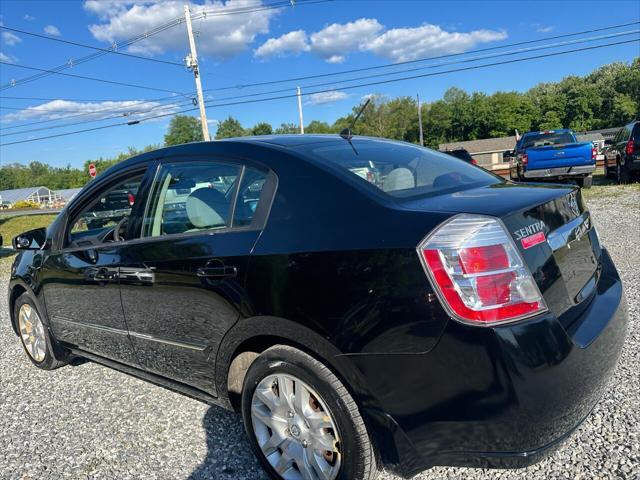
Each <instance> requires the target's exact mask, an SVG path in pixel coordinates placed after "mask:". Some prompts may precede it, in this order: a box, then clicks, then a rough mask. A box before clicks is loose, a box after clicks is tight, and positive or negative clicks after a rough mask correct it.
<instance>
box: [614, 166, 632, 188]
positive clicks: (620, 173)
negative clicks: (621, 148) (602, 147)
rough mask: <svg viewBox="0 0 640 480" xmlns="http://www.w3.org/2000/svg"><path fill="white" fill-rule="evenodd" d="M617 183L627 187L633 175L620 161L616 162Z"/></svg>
mask: <svg viewBox="0 0 640 480" xmlns="http://www.w3.org/2000/svg"><path fill="white" fill-rule="evenodd" d="M616 181H617V182H618V184H620V185H626V184H627V183H629V182H630V181H631V175H630V173H629V170H628V169H627V167H626V166H625V165H622V164H621V163H620V160H618V161H617V162H616Z"/></svg>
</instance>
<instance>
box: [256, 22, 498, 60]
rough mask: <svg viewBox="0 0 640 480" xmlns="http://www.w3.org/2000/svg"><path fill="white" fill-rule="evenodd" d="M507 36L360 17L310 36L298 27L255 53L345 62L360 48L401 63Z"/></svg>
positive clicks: (269, 41)
mask: <svg viewBox="0 0 640 480" xmlns="http://www.w3.org/2000/svg"><path fill="white" fill-rule="evenodd" d="M505 38H507V34H506V33H505V32H503V31H495V30H484V29H483V30H474V31H471V32H467V33H461V32H453V31H447V30H444V29H443V28H441V27H440V26H438V25H429V24H425V25H422V26H419V27H412V28H393V29H390V30H386V31H384V27H383V26H382V25H381V24H380V22H378V20H376V19H371V18H360V19H359V20H356V21H354V22H348V23H343V24H341V23H333V24H331V25H329V26H327V27H325V28H323V29H322V30H320V31H318V32H315V33H311V34H310V35H307V33H306V32H305V31H304V30H296V31H294V32H289V33H287V34H285V35H282V36H281V37H278V38H271V39H269V40H267V41H266V42H265V43H264V44H263V45H261V46H260V47H259V48H258V49H257V50H256V51H255V55H256V56H260V57H262V58H268V57H271V56H275V55H279V56H284V55H287V54H290V53H296V54H298V53H300V52H304V51H311V52H313V53H315V54H316V55H318V56H320V57H321V58H323V59H324V61H325V62H327V63H343V62H344V61H345V60H346V58H347V55H348V54H350V53H353V52H358V51H359V52H371V53H374V54H375V55H378V56H381V57H384V58H387V59H390V60H392V61H394V62H402V61H407V60H415V59H417V58H422V57H429V56H431V57H433V56H438V55H443V54H449V53H462V52H465V51H467V50H469V49H471V48H472V47H474V46H475V45H477V44H479V43H487V42H494V41H497V40H503V39H505ZM307 39H308V40H307Z"/></svg>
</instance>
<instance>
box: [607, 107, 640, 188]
mask: <svg viewBox="0 0 640 480" xmlns="http://www.w3.org/2000/svg"><path fill="white" fill-rule="evenodd" d="M605 145H606V149H605V152H604V162H605V165H604V169H605V174H606V176H607V177H613V178H615V179H616V180H617V181H618V183H629V182H630V181H631V180H633V178H634V177H637V176H638V175H640V121H638V120H636V121H633V122H631V123H629V124H627V125H625V126H624V127H622V128H621V129H620V130H619V131H618V133H616V136H615V137H613V139H611V140H605Z"/></svg>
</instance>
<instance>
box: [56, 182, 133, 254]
mask: <svg viewBox="0 0 640 480" xmlns="http://www.w3.org/2000/svg"><path fill="white" fill-rule="evenodd" d="M141 182H142V175H136V176H135V177H132V178H128V179H127V180H125V181H122V182H119V183H117V184H116V185H114V186H113V187H111V188H109V189H108V190H106V191H103V192H101V193H100V194H99V195H98V198H96V199H94V201H90V202H89V206H88V207H87V208H86V209H85V210H83V211H82V212H81V213H79V214H78V215H76V216H75V217H74V218H73V219H72V221H71V222H70V223H69V227H68V231H67V243H68V244H71V245H76V246H81V245H93V244H96V243H102V242H104V241H108V240H113V239H110V238H108V237H109V235H108V234H109V232H110V231H111V230H113V228H114V227H115V226H116V225H117V224H119V223H120V224H122V223H124V222H123V220H124V219H127V218H128V217H129V215H131V209H132V208H133V206H134V204H135V202H136V197H137V194H138V190H139V189H140V183H141Z"/></svg>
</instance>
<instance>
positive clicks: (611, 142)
mask: <svg viewBox="0 0 640 480" xmlns="http://www.w3.org/2000/svg"><path fill="white" fill-rule="evenodd" d="M604 144H605V145H613V139H611V138H607V139H606V140H605V141H604Z"/></svg>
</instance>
